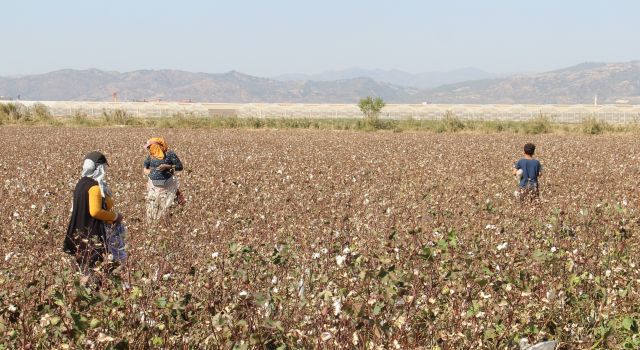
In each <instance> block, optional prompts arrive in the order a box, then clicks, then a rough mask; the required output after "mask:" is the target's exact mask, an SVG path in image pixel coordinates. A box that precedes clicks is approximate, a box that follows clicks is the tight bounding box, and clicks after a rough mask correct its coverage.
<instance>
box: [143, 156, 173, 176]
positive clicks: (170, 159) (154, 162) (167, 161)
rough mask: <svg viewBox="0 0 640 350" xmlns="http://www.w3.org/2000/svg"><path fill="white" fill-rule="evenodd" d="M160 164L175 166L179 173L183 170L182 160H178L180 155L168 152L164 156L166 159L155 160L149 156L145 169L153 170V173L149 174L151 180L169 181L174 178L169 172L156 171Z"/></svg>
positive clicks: (145, 162) (145, 161)
mask: <svg viewBox="0 0 640 350" xmlns="http://www.w3.org/2000/svg"><path fill="white" fill-rule="evenodd" d="M160 164H170V165H175V166H176V170H177V171H181V170H182V162H181V161H180V158H178V155H177V154H175V153H173V151H168V152H167V153H166V154H165V155H164V159H155V158H151V156H147V159H145V160H144V168H145V169H151V173H149V178H150V179H151V180H167V179H169V178H170V177H171V176H172V174H171V172H170V171H168V170H167V171H158V170H156V167H158V166H159V165H160Z"/></svg>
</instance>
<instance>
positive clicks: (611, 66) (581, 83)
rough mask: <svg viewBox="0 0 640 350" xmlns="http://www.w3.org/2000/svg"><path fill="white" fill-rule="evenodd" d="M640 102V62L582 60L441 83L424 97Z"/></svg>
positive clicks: (449, 100) (466, 100)
mask: <svg viewBox="0 0 640 350" xmlns="http://www.w3.org/2000/svg"><path fill="white" fill-rule="evenodd" d="M595 95H597V96H598V103H615V102H616V101H621V102H625V101H628V103H633V104H640V61H634V62H627V63H583V64H579V65H576V66H573V67H569V68H565V69H560V70H555V71H551V72H547V73H540V74H533V75H523V76H514V77H509V78H504V79H487V80H478V81H469V82H462V83H457V84H452V85H446V86H441V87H439V88H436V89H433V90H431V91H428V92H427V94H426V97H425V99H426V100H428V101H433V102H439V103H543V104H548V103H560V104H575V103H587V104H589V103H593V100H594V96H595Z"/></svg>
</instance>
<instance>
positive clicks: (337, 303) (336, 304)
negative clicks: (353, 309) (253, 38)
mask: <svg viewBox="0 0 640 350" xmlns="http://www.w3.org/2000/svg"><path fill="white" fill-rule="evenodd" d="M340 312H342V301H341V300H340V297H335V298H333V315H334V316H338V315H340Z"/></svg>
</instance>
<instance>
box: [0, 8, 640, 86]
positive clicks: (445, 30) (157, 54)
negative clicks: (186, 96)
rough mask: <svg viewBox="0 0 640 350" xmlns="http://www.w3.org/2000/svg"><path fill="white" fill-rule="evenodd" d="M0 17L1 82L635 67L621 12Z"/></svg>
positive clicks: (297, 11)
mask: <svg viewBox="0 0 640 350" xmlns="http://www.w3.org/2000/svg"><path fill="white" fill-rule="evenodd" d="M2 12H3V13H4V14H5V15H4V16H3V20H2V21H0V37H1V38H2V45H3V48H4V49H3V50H2V51H3V53H2V54H0V76H5V77H6V76H15V75H31V74H42V73H46V72H52V71H56V70H59V69H89V68H98V69H100V70H105V71H120V72H130V71H136V70H143V69H152V70H158V69H176V70H183V71H189V72H205V73H223V72H228V71H233V70H235V71H239V72H243V73H246V74H249V75H253V76H259V77H270V78H277V79H280V78H282V77H286V75H291V74H302V75H308V76H311V77H314V76H315V78H319V77H318V75H319V74H321V72H331V71H344V70H348V69H351V68H352V67H357V68H359V69H365V70H370V71H371V70H381V71H393V70H399V71H403V72H408V73H411V74H412V75H416V74H428V73H430V72H450V71H455V70H458V69H461V68H464V67H475V68H474V69H477V70H478V71H484V72H488V74H495V75H498V76H504V75H509V74H512V73H532V72H544V71H549V70H553V69H557V68H560V67H568V66H572V65H575V64H576V63H579V62H587V61H589V62H628V61H633V60H636V59H638V58H640V45H636V44H635V42H636V39H635V35H636V34H637V33H638V32H639V30H638V29H640V22H638V21H637V19H636V16H637V15H636V14H637V13H640V2H637V1H631V0H612V1H595V0H587V1H577V0H566V1H552V0H541V1H510V0H501V1H498V0H487V1H475V0H473V1H472V0H467V1H462V0H451V1H446V2H443V1H418V0H407V1H402V2H388V1H382V0H354V1H336V0H327V1H322V2H303V1H295V0H281V1H270V2H265V1H257V0H255V1H233V2H211V1H194V0H191V1H182V2H175V1H167V0H154V1H151V0H140V1H124V0H114V1H109V2H107V1H79V0H61V1H54V2H52V1H44V0H34V1H12V2H3V4H2ZM481 78H484V77H481ZM327 79H329V78H327ZM316 80H322V79H316ZM444 83H447V82H444ZM414 85H415V84H414Z"/></svg>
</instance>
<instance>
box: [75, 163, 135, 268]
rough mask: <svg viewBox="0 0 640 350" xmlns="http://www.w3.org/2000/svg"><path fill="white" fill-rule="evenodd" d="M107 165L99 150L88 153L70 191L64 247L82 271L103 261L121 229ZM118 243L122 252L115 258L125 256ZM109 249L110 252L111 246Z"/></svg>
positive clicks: (120, 218)
mask: <svg viewBox="0 0 640 350" xmlns="http://www.w3.org/2000/svg"><path fill="white" fill-rule="evenodd" d="M107 167H108V163H107V158H106V157H105V156H104V155H103V154H102V153H100V152H96V151H94V152H91V153H89V154H87V156H86V157H85V159H84V162H83V164H82V177H81V178H80V181H78V184H77V185H76V188H75V191H74V192H73V210H72V212H71V219H70V220H69V226H68V227H67V235H66V237H65V240H64V250H65V252H67V253H69V254H71V255H74V256H75V258H76V262H77V263H78V266H79V267H80V269H81V270H82V272H83V273H85V274H87V273H90V270H91V269H92V268H94V267H95V266H96V265H97V263H99V262H101V261H102V260H103V257H104V254H105V253H106V249H105V248H106V247H107V246H108V243H109V241H111V240H112V237H111V236H112V234H113V233H114V231H115V232H116V234H117V233H120V232H119V231H123V226H122V225H121V224H120V223H121V221H122V219H123V218H124V216H123V215H122V214H120V213H117V212H115V211H114V210H113V197H112V195H111V190H110V189H109V186H107V182H106V179H105V177H106V174H107ZM112 224H115V225H113V226H112ZM116 227H117V228H116ZM120 242H121V243H122V247H120V248H122V252H121V253H118V252H116V254H115V255H114V260H123V259H124V258H126V256H124V246H123V242H122V240H120ZM109 252H110V253H112V247H111V246H109ZM119 258H120V259H119Z"/></svg>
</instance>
